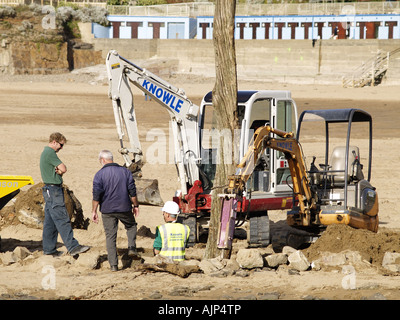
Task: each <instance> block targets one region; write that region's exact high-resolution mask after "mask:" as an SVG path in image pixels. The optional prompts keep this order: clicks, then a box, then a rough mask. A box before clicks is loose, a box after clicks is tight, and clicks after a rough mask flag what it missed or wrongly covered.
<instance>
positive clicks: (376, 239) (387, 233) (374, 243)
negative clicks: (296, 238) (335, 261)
mask: <svg viewBox="0 0 400 320" xmlns="http://www.w3.org/2000/svg"><path fill="white" fill-rule="evenodd" d="M344 250H351V251H358V252H359V253H360V254H361V256H362V258H363V259H365V260H366V261H369V262H370V263H372V264H375V265H381V264H382V259H383V256H384V255H385V252H399V253H400V233H398V232H395V231H391V230H388V229H385V228H381V229H380V230H379V231H378V233H374V232H371V231H368V230H362V229H354V228H351V227H349V226H347V225H339V224H336V225H335V224H334V225H330V226H328V227H327V228H326V230H325V232H324V233H323V234H322V236H321V237H320V238H319V239H318V240H317V241H316V242H315V243H313V244H312V245H311V246H310V247H309V248H307V249H306V250H304V253H305V254H306V256H307V258H308V259H309V260H315V259H317V258H319V257H320V254H321V252H332V253H338V252H341V251H344Z"/></svg>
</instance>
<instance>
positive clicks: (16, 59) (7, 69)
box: [0, 41, 104, 74]
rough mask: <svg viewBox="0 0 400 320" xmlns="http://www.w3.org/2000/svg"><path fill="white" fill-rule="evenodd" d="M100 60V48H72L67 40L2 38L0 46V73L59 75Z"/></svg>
mask: <svg viewBox="0 0 400 320" xmlns="http://www.w3.org/2000/svg"><path fill="white" fill-rule="evenodd" d="M101 63H104V60H103V59H102V56H101V51H95V50H93V49H81V48H74V47H73V46H72V45H68V43H67V42H60V43H54V44H53V43H50V44H49V43H39V42H31V41H23V42H12V43H9V42H7V41H2V43H1V45H0V74H1V73H3V74H60V73H66V72H69V71H70V70H72V69H77V68H85V67H89V66H93V65H97V64H101Z"/></svg>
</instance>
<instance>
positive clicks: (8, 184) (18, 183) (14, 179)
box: [0, 176, 34, 199]
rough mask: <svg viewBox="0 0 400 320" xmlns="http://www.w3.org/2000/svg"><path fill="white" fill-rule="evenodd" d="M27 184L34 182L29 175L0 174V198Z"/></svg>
mask: <svg viewBox="0 0 400 320" xmlns="http://www.w3.org/2000/svg"><path fill="white" fill-rule="evenodd" d="M28 184H34V182H33V179H32V177H31V176H0V199H1V198H3V197H5V196H6V195H8V194H10V193H12V192H14V191H15V190H18V189H21V188H22V187H24V186H26V185H28Z"/></svg>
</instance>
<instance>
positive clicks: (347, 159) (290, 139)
mask: <svg viewBox="0 0 400 320" xmlns="http://www.w3.org/2000/svg"><path fill="white" fill-rule="evenodd" d="M318 120H321V121H322V123H323V125H322V128H323V129H324V131H325V152H324V154H325V156H324V158H325V161H324V163H322V164H319V166H320V169H318V168H317V166H316V165H315V159H316V157H315V156H313V161H312V163H311V164H310V168H309V170H307V169H306V165H305V161H304V159H305V156H304V155H303V151H302V146H301V144H300V139H299V136H300V130H301V128H302V125H303V124H304V122H306V121H313V122H315V121H318ZM339 123H341V124H345V125H346V124H347V135H346V138H345V144H344V145H337V146H336V147H334V148H333V150H332V153H331V155H330V158H329V159H328V156H329V148H330V140H331V139H330V136H331V135H332V130H330V129H331V127H334V126H335V125H336V124H339ZM354 123H367V125H368V128H369V144H368V146H369V147H368V148H369V155H368V158H367V159H368V174H367V177H366V178H365V177H364V173H363V165H362V164H361V162H360V151H359V147H358V146H355V145H353V144H350V133H351V127H352V124H354ZM342 131H343V130H342ZM333 133H335V131H333ZM335 142H336V144H337V141H336V140H335ZM268 148H269V149H273V150H277V151H279V152H282V153H283V154H284V156H285V159H286V160H287V162H288V165H289V169H290V174H291V179H292V185H293V197H294V199H293V207H292V209H291V210H289V211H288V212H287V224H288V225H289V226H290V227H291V228H288V230H289V231H286V232H285V234H284V235H283V236H282V234H280V235H276V234H272V235H271V238H272V239H271V242H272V245H273V248H274V250H275V251H278V252H279V250H280V249H282V248H283V246H284V245H291V246H293V247H299V246H300V245H301V244H302V243H305V242H312V241H313V239H314V240H315V239H316V238H317V237H318V235H319V234H320V233H321V232H322V231H323V230H324V228H326V226H328V225H330V224H345V225H349V226H351V227H354V228H360V229H367V230H370V231H372V232H377V231H378V223H379V219H378V211H379V208H378V194H377V192H376V189H375V188H374V187H373V186H372V185H371V183H370V180H371V160H372V118H371V116H370V115H369V114H368V113H367V112H365V111H363V110H360V109H330V110H308V111H304V112H303V113H302V114H301V115H300V118H299V126H298V130H297V137H295V134H294V133H292V132H284V131H281V130H278V129H274V128H271V127H270V126H268V125H267V126H262V127H259V128H258V129H257V130H256V131H255V133H254V135H253V138H252V140H251V141H250V143H249V147H248V149H247V153H246V154H245V156H244V157H243V158H242V160H241V162H240V163H239V165H238V166H237V172H236V174H234V175H232V176H230V177H229V186H228V187H227V189H226V190H225V193H224V194H221V195H219V196H220V199H221V200H222V203H221V206H222V209H221V210H222V211H221V228H220V232H219V238H218V247H219V248H221V249H229V248H231V245H232V239H233V232H234V228H235V226H234V220H235V218H236V212H237V211H238V208H240V206H241V204H242V194H243V193H244V191H245V190H246V184H247V181H248V179H249V177H250V176H251V174H252V172H253V170H254V168H255V166H256V165H257V161H258V159H259V157H260V155H261V154H262V153H263V152H265V150H267V149H268ZM290 229H292V230H293V231H292V232H290ZM298 230H302V231H306V232H303V233H302V232H298ZM294 239H295V240H294Z"/></svg>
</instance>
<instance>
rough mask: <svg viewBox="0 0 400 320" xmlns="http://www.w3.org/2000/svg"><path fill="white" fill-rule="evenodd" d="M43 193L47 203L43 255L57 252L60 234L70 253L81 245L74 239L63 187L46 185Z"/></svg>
mask: <svg viewBox="0 0 400 320" xmlns="http://www.w3.org/2000/svg"><path fill="white" fill-rule="evenodd" d="M42 191H43V198H44V201H45V202H46V205H45V207H44V222H43V253H44V254H52V253H55V252H56V247H57V238H58V234H60V236H61V239H62V240H63V242H64V245H65V246H66V247H67V250H68V252H70V251H71V250H72V249H74V248H76V247H77V246H78V245H79V243H78V241H77V240H76V239H75V238H74V233H73V231H72V227H71V221H70V219H69V215H68V211H67V209H66V208H65V202H64V192H63V188H62V186H56V185H45V186H44V187H43V189H42Z"/></svg>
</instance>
